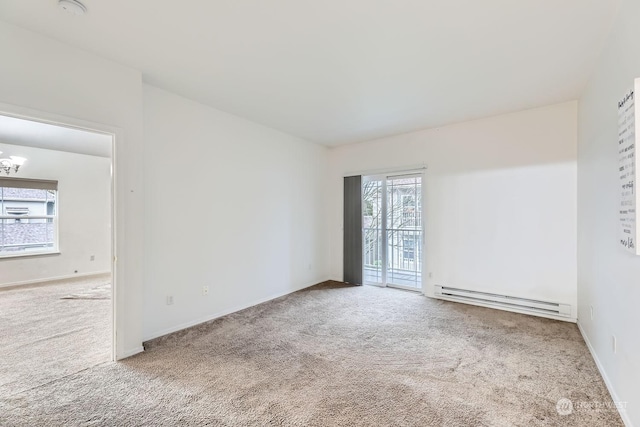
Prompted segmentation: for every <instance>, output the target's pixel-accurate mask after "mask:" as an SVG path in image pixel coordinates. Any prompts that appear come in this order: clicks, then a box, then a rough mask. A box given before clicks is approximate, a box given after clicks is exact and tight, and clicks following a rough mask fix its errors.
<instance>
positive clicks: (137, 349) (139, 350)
mask: <svg viewBox="0 0 640 427" xmlns="http://www.w3.org/2000/svg"><path fill="white" fill-rule="evenodd" d="M143 351H144V347H142V346H139V347H135V348H131V349H129V350H125V351H123V352H122V353H121V354H118V355H117V356H116V360H122V359H126V358H127V357H131V356H135V355H136V354H138V353H142V352H143Z"/></svg>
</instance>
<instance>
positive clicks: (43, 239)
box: [0, 219, 55, 255]
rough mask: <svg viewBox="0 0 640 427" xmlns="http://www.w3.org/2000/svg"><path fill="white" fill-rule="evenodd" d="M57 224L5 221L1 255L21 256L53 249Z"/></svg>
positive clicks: (43, 220) (16, 220)
mask: <svg viewBox="0 0 640 427" xmlns="http://www.w3.org/2000/svg"><path fill="white" fill-rule="evenodd" d="M54 226H55V224H54V223H53V222H48V221H47V220H46V219H29V220H24V219H3V220H2V223H1V224H0V230H1V233H0V245H1V246H0V254H2V255H10V254H21V253H28V252H42V251H45V250H47V249H53V247H54V241H53V240H54V236H55V229H54Z"/></svg>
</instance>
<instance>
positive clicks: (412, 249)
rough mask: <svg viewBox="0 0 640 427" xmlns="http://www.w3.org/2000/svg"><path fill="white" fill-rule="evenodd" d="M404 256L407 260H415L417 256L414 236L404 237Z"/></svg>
mask: <svg viewBox="0 0 640 427" xmlns="http://www.w3.org/2000/svg"><path fill="white" fill-rule="evenodd" d="M402 257H403V258H404V259H405V260H406V261H413V260H414V259H415V257H416V240H415V238H414V237H413V236H405V237H403V238H402Z"/></svg>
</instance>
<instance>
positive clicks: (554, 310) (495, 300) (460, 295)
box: [435, 285, 571, 317]
mask: <svg viewBox="0 0 640 427" xmlns="http://www.w3.org/2000/svg"><path fill="white" fill-rule="evenodd" d="M435 296H436V297H439V298H443V299H448V300H452V301H459V302H466V303H469V304H482V305H489V306H496V307H502V308H507V309H512V310H518V311H521V310H522V311H527V312H531V313H537V314H541V315H546V316H560V317H571V306H570V305H569V304H559V303H557V302H550V301H539V300H534V299H528V298H519V297H512V296H509V295H500V294H491V293H488V292H480V291H471V290H468V289H459V288H450V287H446V286H440V285H435Z"/></svg>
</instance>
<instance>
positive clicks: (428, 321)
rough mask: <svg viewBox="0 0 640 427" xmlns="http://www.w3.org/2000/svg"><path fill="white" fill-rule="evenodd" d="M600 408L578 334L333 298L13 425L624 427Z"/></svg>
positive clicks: (106, 378) (220, 323)
mask: <svg viewBox="0 0 640 427" xmlns="http://www.w3.org/2000/svg"><path fill="white" fill-rule="evenodd" d="M47 348H48V349H49V350H52V348H51V346H49V347H46V346H45V348H43V350H42V351H45V350H46V349H47ZM563 398H564V399H570V400H571V401H572V402H573V405H574V409H573V412H572V413H571V414H569V415H560V414H559V411H558V409H557V407H556V405H557V402H558V401H559V400H560V399H563ZM597 403H599V404H610V403H611V398H610V397H609V394H608V393H607V390H606V388H605V385H604V383H603V382H602V379H601V377H600V375H599V373H598V371H597V369H596V366H595V364H594V362H593V360H592V358H591V356H590V354H589V352H588V350H587V348H586V346H585V344H584V342H583V340H582V338H581V336H580V333H579V331H578V329H577V328H576V325H574V324H571V323H564V322H558V321H553V320H547V319H541V318H537V317H530V316H525V315H519V314H514V313H507V312H502V311H495V310H490V309H485V308H479V307H473V306H468V305H462V304H456V303H448V302H442V301H436V300H432V299H429V298H426V297H423V296H420V295H418V294H415V293H410V292H403V291H398V290H392V289H384V288H376V287H368V286H365V287H347V286H341V285H337V284H327V285H321V286H316V287H313V288H309V289H306V290H303V291H300V292H296V293H294V294H291V295H288V296H285V297H282V298H279V299H277V300H274V301H271V302H268V303H265V304H261V305H258V306H255V307H252V308H250V309H247V310H244V311H241V312H238V313H234V314H232V315H229V316H226V317H224V318H221V319H218V320H215V321H212V322H209V323H207V324H204V325H200V326H198V327H194V328H191V329H189V330H186V331H182V332H179V333H176V334H173V335H170V336H168V337H165V338H162V339H158V340H155V341H153V342H150V343H147V350H146V351H145V352H144V353H142V354H139V355H137V356H134V357H132V358H129V359H126V360H124V361H121V362H118V363H112V362H109V363H104V364H101V365H98V366H95V367H93V368H90V369H86V370H84V371H81V372H78V373H76V374H73V375H70V376H67V377H65V378H62V379H60V380H57V381H52V382H49V383H46V384H43V385H41V386H39V387H34V388H29V389H27V390H24V391H22V392H19V393H13V394H11V395H6V394H4V393H3V395H2V399H1V400H0V424H2V425H16V426H21V425H24V426H45V425H46V426H49V425H66V426H68V425H109V426H111V425H148V426H175V425H215V426H217V425H220V426H243V425H256V426H264V425H279V426H328V425H343V426H346V425H348V426H359V425H362V426H371V425H376V426H386V425H394V426H488V425H492V426H512V425H522V426H524V425H527V426H530V425H563V426H565V425H574V426H582V427H584V426H605V425H606V426H616V425H622V423H621V421H620V418H619V415H618V414H617V412H616V411H615V409H603V408H600V409H599V410H598V409H593V408H591V409H590V408H587V405H589V404H591V405H594V404H597ZM563 408H565V407H561V409H563Z"/></svg>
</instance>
